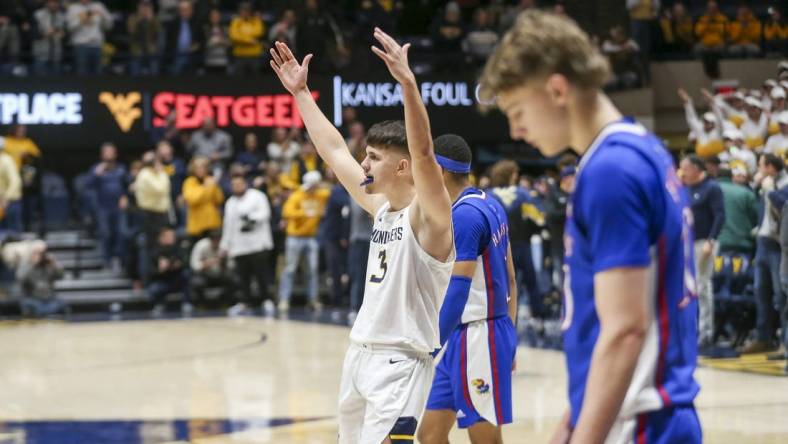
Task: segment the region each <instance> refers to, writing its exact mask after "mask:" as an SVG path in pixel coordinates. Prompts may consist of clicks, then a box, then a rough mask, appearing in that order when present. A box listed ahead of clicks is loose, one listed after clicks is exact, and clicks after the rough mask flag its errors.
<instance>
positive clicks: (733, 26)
mask: <svg viewBox="0 0 788 444" xmlns="http://www.w3.org/2000/svg"><path fill="white" fill-rule="evenodd" d="M727 34H728V45H729V46H728V53H730V54H731V55H732V56H735V57H747V56H750V57H752V56H756V55H758V54H760V53H761V22H760V20H758V19H757V18H755V16H754V15H753V14H752V11H751V10H750V8H749V7H747V6H740V7H739V9H738V10H737V11H736V20H734V21H732V22H731V23H730V24H729V25H728V33H727Z"/></svg>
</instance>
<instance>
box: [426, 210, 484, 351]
mask: <svg viewBox="0 0 788 444" xmlns="http://www.w3.org/2000/svg"><path fill="white" fill-rule="evenodd" d="M452 223H453V224H454V248H455V250H456V251H457V259H456V260H455V263H454V270H453V271H452V277H451V280H450V281H449V288H448V289H447V290H446V297H445V298H444V300H443V305H442V306H441V310H440V316H439V318H438V325H439V327H440V341H441V346H443V344H445V343H446V340H448V338H449V335H451V332H452V331H453V330H454V329H455V328H457V325H458V324H459V323H460V321H461V320H462V312H463V310H465V304H466V303H467V302H468V294H469V292H470V291H471V281H472V280H473V275H474V273H475V272H476V260H477V258H478V257H479V253H480V252H481V250H482V245H486V244H487V242H489V228H488V227H487V222H486V221H485V219H484V216H483V215H482V214H481V212H480V211H479V210H477V209H476V208H474V207H472V206H470V205H460V206H458V207H457V208H456V209H455V210H454V211H453V213H452ZM485 235H486V236H485Z"/></svg>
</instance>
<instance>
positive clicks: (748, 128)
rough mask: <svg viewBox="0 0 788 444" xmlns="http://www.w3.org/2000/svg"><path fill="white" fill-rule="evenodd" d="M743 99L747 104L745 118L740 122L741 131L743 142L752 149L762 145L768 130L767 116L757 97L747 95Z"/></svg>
mask: <svg viewBox="0 0 788 444" xmlns="http://www.w3.org/2000/svg"><path fill="white" fill-rule="evenodd" d="M744 101H745V103H746V105H747V107H746V110H747V118H746V119H745V120H744V122H743V123H742V124H741V132H742V135H743V136H744V143H745V144H746V145H747V147H748V148H750V149H752V150H754V149H757V148H760V147H762V146H763V144H764V142H765V141H766V135H767V134H768V131H769V117H768V116H767V115H766V113H765V112H764V111H763V104H762V103H761V101H760V100H758V99H757V98H755V97H752V96H748V97H747V98H746V99H745V100H744Z"/></svg>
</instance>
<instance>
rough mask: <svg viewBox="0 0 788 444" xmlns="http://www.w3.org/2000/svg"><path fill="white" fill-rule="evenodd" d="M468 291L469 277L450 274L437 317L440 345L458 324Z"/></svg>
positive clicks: (469, 286)
mask: <svg viewBox="0 0 788 444" xmlns="http://www.w3.org/2000/svg"><path fill="white" fill-rule="evenodd" d="M470 291H471V278H470V277H468V276H459V275H452V277H451V279H450V280H449V288H448V289H446V298H445V299H444V300H443V305H442V306H441V311H440V315H439V317H438V326H439V327H440V341H441V347H443V345H444V344H445V343H446V341H447V340H448V339H449V335H451V332H452V331H454V329H455V328H457V325H459V324H460V321H461V320H462V312H463V310H464V309H465V303H466V302H468V293H470Z"/></svg>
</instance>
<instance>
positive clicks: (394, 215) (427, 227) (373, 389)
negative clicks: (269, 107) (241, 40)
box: [271, 29, 454, 444]
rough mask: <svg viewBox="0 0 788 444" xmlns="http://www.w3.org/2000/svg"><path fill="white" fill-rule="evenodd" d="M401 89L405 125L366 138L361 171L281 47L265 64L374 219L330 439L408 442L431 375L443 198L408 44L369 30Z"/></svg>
mask: <svg viewBox="0 0 788 444" xmlns="http://www.w3.org/2000/svg"><path fill="white" fill-rule="evenodd" d="M375 38H376V39H377V41H378V42H379V43H380V46H381V47H382V48H383V49H380V48H377V47H373V49H372V50H373V52H374V53H375V54H376V55H378V56H379V57H380V58H381V59H383V61H384V62H385V63H386V66H387V67H388V69H389V71H390V72H391V74H392V76H393V77H394V78H395V79H396V80H397V82H399V85H400V87H401V88H402V97H403V102H404V107H405V124H404V126H403V124H402V123H401V122H383V123H379V124H376V125H373V126H372V127H371V128H370V130H369V133H368V134H367V144H368V146H367V148H366V151H367V156H366V158H365V159H364V161H363V162H362V163H361V165H359V164H358V162H356V161H355V160H354V159H353V156H352V155H351V154H350V151H349V150H348V148H347V146H346V145H345V141H344V139H343V138H342V136H341V135H340V133H339V132H338V131H337V130H336V128H334V126H333V125H332V124H331V122H329V120H328V119H327V118H326V117H325V116H324V115H323V113H322V112H321V111H320V109H319V108H318V107H317V104H316V103H315V101H314V99H313V98H312V95H311V94H310V92H309V89H308V88H307V85H306V79H307V70H308V67H309V60H310V59H311V58H312V55H311V54H310V55H307V56H306V57H305V58H304V61H303V63H301V64H299V63H298V62H297V61H296V60H295V58H294V57H293V54H292V53H291V52H290V50H289V49H288V48H287V46H286V45H284V44H282V43H279V42H277V43H276V47H275V49H272V50H271V55H272V57H273V60H272V62H271V66H272V67H273V69H274V71H275V72H276V74H277V76H278V77H279V79H280V80H281V81H282V84H283V85H284V86H285V88H287V90H288V91H290V93H291V94H293V96H294V97H295V100H296V104H297V106H298V110H299V111H300V113H301V116H302V118H303V120H304V123H305V125H306V128H307V131H308V132H309V135H310V137H311V138H312V141H313V142H314V144H315V147H316V148H317V151H318V154H319V155H320V156H321V157H322V158H323V160H324V161H325V162H326V163H327V164H328V165H329V166H330V167H331V168H332V169H333V170H334V172H335V173H336V175H337V177H338V178H339V180H340V181H341V183H342V185H343V186H344V187H345V188H346V189H347V190H348V192H349V193H350V195H351V196H352V197H353V199H355V200H356V202H358V204H359V205H360V206H361V207H363V208H364V209H365V210H366V211H368V212H369V213H370V214H372V215H374V217H375V219H374V225H373V231H372V238H371V240H370V250H369V265H368V266H367V280H366V287H365V289H364V293H365V294H364V302H363V303H362V305H361V309H360V310H359V313H358V317H357V318H356V322H355V324H354V325H353V329H352V330H351V332H350V342H351V345H350V347H349V349H348V351H347V354H346V356H345V362H344V364H343V368H342V381H341V383H340V388H339V442H340V443H365V444H366V443H380V442H384V443H406V442H407V443H411V442H413V439H414V435H415V432H416V427H417V421H418V419H419V418H420V417H421V414H422V412H423V411H424V405H425V403H426V399H427V394H428V392H429V388H430V382H431V381H432V376H433V373H434V370H433V363H432V357H431V356H430V352H432V351H433V350H434V349H435V348H437V347H439V336H438V310H439V309H440V306H441V304H442V302H443V297H444V295H445V293H446V288H447V286H448V284H449V277H450V275H451V269H452V265H453V262H454V245H453V236H452V224H451V201H450V200H449V194H448V192H447V191H446V188H445V187H444V185H443V179H442V176H441V168H440V166H439V165H438V163H437V161H436V159H435V153H434V152H433V148H432V136H431V134H430V126H429V119H428V117H427V110H426V108H425V107H424V103H423V102H422V99H421V96H420V95H419V90H418V85H417V83H416V79H415V76H414V74H413V72H412V71H411V70H410V67H409V66H408V48H409V46H410V45H407V44H406V45H404V46H400V45H398V44H397V43H396V42H395V41H394V39H392V38H391V37H389V36H388V35H386V34H385V33H383V32H382V31H380V30H379V29H376V30H375Z"/></svg>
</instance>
